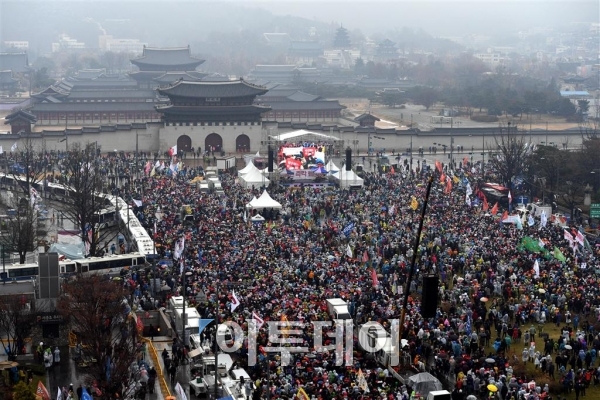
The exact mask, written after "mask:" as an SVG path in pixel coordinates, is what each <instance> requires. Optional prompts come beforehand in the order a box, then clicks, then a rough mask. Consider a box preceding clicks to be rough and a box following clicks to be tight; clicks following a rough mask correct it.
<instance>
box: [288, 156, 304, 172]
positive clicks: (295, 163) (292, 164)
mask: <svg viewBox="0 0 600 400" xmlns="http://www.w3.org/2000/svg"><path fill="white" fill-rule="evenodd" d="M300 168H302V161H300V160H296V159H295V158H291V157H290V158H286V159H285V169H290V170H294V169H300Z"/></svg>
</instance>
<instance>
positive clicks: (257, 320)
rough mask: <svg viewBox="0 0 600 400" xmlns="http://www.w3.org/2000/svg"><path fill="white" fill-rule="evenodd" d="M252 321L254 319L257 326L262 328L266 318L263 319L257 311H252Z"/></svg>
mask: <svg viewBox="0 0 600 400" xmlns="http://www.w3.org/2000/svg"><path fill="white" fill-rule="evenodd" d="M252 321H254V323H255V324H256V328H257V329H260V328H262V326H263V325H264V324H265V320H264V319H262V318H261V317H260V316H259V315H258V314H257V313H256V311H253V312H252Z"/></svg>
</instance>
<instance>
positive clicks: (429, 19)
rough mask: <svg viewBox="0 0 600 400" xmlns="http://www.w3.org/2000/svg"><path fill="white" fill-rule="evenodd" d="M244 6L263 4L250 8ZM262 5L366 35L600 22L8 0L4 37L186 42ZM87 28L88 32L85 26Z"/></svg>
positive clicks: (239, 3) (571, 7)
mask: <svg viewBox="0 0 600 400" xmlns="http://www.w3.org/2000/svg"><path fill="white" fill-rule="evenodd" d="M74 3H77V4H76V5H74ZM244 8H255V9H256V10H253V12H246V13H245V12H244ZM259 8H260V9H263V10H268V11H270V12H272V13H274V14H276V15H293V16H297V17H303V18H307V19H310V20H316V21H319V22H324V23H331V22H335V23H338V24H343V25H344V26H345V27H347V28H348V29H350V30H353V29H360V30H361V31H362V32H363V33H364V34H366V35H371V34H373V33H385V32H387V31H390V30H393V29H395V28H402V27H411V28H422V29H424V30H425V31H427V32H428V33H430V34H433V35H435V36H446V37H449V36H464V35H466V34H480V35H490V36H494V35H497V34H501V33H511V34H512V33H515V32H518V31H520V30H524V29H527V28H528V27H540V26H542V27H556V26H560V25H569V24H571V23H572V22H599V21H600V2H599V1H598V0H545V1H542V0H525V1H517V0H504V1H495V0H471V1H456V0H422V1H417V0H394V1H382V0H371V1H364V0H363V1H355V0H322V1H315V0H289V1H287V0H188V1H185V0H150V1H148V0H73V1H70V2H69V1H68V0H67V1H65V0H62V1H57V0H0V40H33V41H34V42H36V41H37V42H43V41H49V40H54V39H55V38H56V36H57V35H58V34H60V33H61V32H62V33H69V32H74V33H73V34H74V35H77V38H78V39H81V40H84V41H86V42H89V43H92V44H96V43H97V35H98V31H97V30H96V31H95V30H94V27H93V26H92V25H91V24H89V23H88V24H87V27H86V26H85V25H86V24H85V23H83V22H82V21H83V20H84V19H89V18H88V17H93V19H95V20H98V21H103V23H104V21H107V20H114V19H126V20H135V21H136V22H139V23H140V24H141V25H143V29H140V24H138V25H135V26H136V28H137V29H138V31H135V32H131V33H128V35H129V36H131V37H140V38H142V39H143V40H146V41H148V42H150V43H155V44H161V45H169V44H171V43H170V42H169V40H174V41H176V42H178V43H179V42H181V40H182V39H181V37H185V38H188V39H189V38H193V37H199V35H201V34H203V31H214V30H216V31H227V30H231V29H243V28H248V27H249V26H253V27H254V28H256V29H260V26H256V25H257V24H261V23H263V21H267V20H268V18H267V16H266V15H265V14H266V13H264V12H262V11H259V10H258V9H259ZM144 23H145V24H144ZM125 25H127V24H125ZM113 26H114V24H113ZM76 27H78V28H79V30H77V29H76ZM36 28H37V29H36ZM69 28H72V29H69ZM84 28H85V29H86V30H87V31H89V32H87V34H88V37H84V34H83V33H82V32H81V31H82V29H84ZM202 28H204V30H203V29H202ZM277 28H278V29H279V31H283V32H285V29H286V28H285V26H278V27H277ZM265 29H266V31H268V30H269V29H272V28H268V27H265ZM114 34H118V32H116V33H114ZM94 35H95V36H94ZM93 36H94V37H93ZM129 36H128V37H129Z"/></svg>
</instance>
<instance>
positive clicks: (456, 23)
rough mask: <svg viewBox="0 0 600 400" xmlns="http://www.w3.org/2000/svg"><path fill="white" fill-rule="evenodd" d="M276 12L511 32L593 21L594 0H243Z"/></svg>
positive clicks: (349, 22) (596, 14)
mask: <svg viewBox="0 0 600 400" xmlns="http://www.w3.org/2000/svg"><path fill="white" fill-rule="evenodd" d="M242 3H243V4H246V5H252V6H253V7H263V8H266V9H268V10H270V11H272V12H273V13H276V14H284V15H285V14H291V15H296V16H300V17H305V18H309V19H314V20H318V21H322V22H331V21H336V22H342V23H344V25H346V26H348V28H350V29H352V28H356V27H360V28H361V29H362V30H363V31H364V32H365V33H372V32H374V31H382V30H387V29H393V28H394V27H402V26H410V27H422V28H423V29H425V30H426V31H428V32H430V33H431V34H434V35H444V36H453V35H462V34H465V33H480V34H485V33H486V32H490V33H498V32H501V31H506V30H509V31H515V30H521V29H526V28H527V27H531V26H557V25H562V24H568V23H570V22H579V21H581V22H599V21H600V2H599V1H598V0H592V1H588V0H561V1H554V0H545V1H541V0H539V1H536V0H529V1H517V0H505V1H488V0H471V1H456V0H433V1H432V0H425V1H416V0H395V1H381V0H374V1H353V0H325V1H314V0H295V1H271V0H247V1H242Z"/></svg>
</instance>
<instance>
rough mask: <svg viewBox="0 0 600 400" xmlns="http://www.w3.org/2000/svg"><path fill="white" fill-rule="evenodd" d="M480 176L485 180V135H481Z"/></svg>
mask: <svg viewBox="0 0 600 400" xmlns="http://www.w3.org/2000/svg"><path fill="white" fill-rule="evenodd" d="M481 174H482V176H483V179H484V180H485V134H484V133H483V132H482V133H481Z"/></svg>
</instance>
